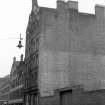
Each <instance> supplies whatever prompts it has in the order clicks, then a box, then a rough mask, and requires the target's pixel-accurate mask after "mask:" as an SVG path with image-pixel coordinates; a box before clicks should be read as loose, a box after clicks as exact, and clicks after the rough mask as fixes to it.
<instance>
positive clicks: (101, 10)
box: [95, 4, 105, 19]
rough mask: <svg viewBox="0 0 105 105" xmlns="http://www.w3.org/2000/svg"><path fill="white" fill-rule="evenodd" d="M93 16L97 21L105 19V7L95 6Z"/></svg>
mask: <svg viewBox="0 0 105 105" xmlns="http://www.w3.org/2000/svg"><path fill="white" fill-rule="evenodd" d="M95 15H96V18H98V19H102V18H105V6H104V5H99V4H96V5H95Z"/></svg>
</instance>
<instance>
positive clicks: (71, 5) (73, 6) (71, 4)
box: [67, 0, 78, 10]
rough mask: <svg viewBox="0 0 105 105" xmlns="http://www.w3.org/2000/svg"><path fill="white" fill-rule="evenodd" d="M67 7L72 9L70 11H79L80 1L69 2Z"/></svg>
mask: <svg viewBox="0 0 105 105" xmlns="http://www.w3.org/2000/svg"><path fill="white" fill-rule="evenodd" d="M67 5H68V8H70V9H73V10H78V1H71V0H68V1H67Z"/></svg>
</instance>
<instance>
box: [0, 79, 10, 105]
mask: <svg viewBox="0 0 105 105" xmlns="http://www.w3.org/2000/svg"><path fill="white" fill-rule="evenodd" d="M9 79H10V78H8V81H7V82H5V84H3V86H2V87H1V88H0V101H1V102H3V103H2V104H4V105H7V104H8V101H9V90H10V83H9V82H10V81H9Z"/></svg>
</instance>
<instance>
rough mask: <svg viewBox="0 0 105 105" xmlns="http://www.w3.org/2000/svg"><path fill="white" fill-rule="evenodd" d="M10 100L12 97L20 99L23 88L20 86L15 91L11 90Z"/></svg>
mask: <svg viewBox="0 0 105 105" xmlns="http://www.w3.org/2000/svg"><path fill="white" fill-rule="evenodd" d="M9 96H10V100H13V99H20V98H22V97H23V88H20V89H18V90H16V91H12V92H11V93H10V94H9Z"/></svg>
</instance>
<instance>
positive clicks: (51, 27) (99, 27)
mask: <svg viewBox="0 0 105 105" xmlns="http://www.w3.org/2000/svg"><path fill="white" fill-rule="evenodd" d="M59 2H61V4H60V3H59V5H58V6H61V7H59V8H57V9H56V10H55V9H49V8H41V7H40V11H41V18H42V24H41V25H42V30H41V33H40V54H39V88H40V92H41V95H42V96H46V95H48V94H51V95H52V93H53V92H54V90H56V89H58V88H64V87H71V86H72V85H78V84H80V85H83V86H84V89H85V87H89V89H90V90H91V89H93V90H94V89H101V87H100V86H98V85H99V82H100V81H101V80H104V79H105V75H104V73H105V70H104V69H105V64H104V62H105V56H104V53H105V46H104V45H105V42H104V39H105V28H104V27H105V22H104V20H105V16H104V15H103V16H102V14H104V12H103V11H104V9H105V7H102V6H96V7H95V9H96V14H87V13H80V12H78V10H77V8H74V9H73V8H69V7H68V6H67V4H66V3H64V1H59ZM62 3H63V4H62ZM67 3H68V2H67ZM69 4H70V1H69ZM74 7H75V5H74ZM59 9H63V10H62V11H60V10H59ZM100 12H103V13H100ZM94 84H95V86H94ZM103 84H104V83H103ZM86 89H87V88H86ZM87 90H88V89H87Z"/></svg>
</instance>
